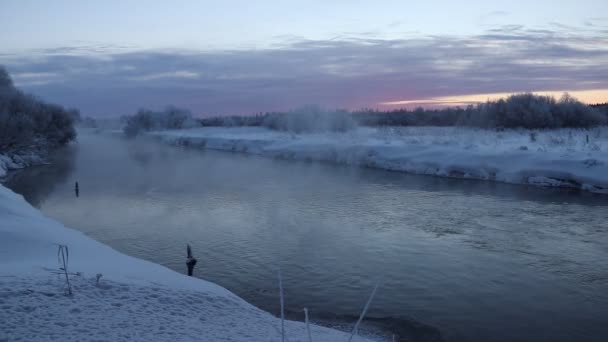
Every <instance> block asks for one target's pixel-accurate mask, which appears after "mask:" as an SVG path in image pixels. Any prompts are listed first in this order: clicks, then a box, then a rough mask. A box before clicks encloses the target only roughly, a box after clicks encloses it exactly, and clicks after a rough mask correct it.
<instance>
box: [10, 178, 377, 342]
mask: <svg viewBox="0 0 608 342" xmlns="http://www.w3.org/2000/svg"><path fill="white" fill-rule="evenodd" d="M0 237H1V239H0V341H48V340H60V341H132V340H138V341H280V340H281V335H280V320H279V319H277V318H276V317H274V316H272V315H271V314H269V313H267V312H264V311H262V310H260V309H258V308H256V307H254V306H252V305H250V304H248V303H247V302H245V301H244V300H243V299H241V298H239V297H238V296H236V295H234V294H233V293H231V292H230V291H228V290H226V289H224V288H222V287H220V286H218V285H215V284H213V283H210V282H207V281H204V280H200V279H197V278H192V277H187V276H185V275H182V274H179V273H176V272H174V271H172V270H169V269H167V268H165V267H163V266H160V265H157V264H154V263H150V262H147V261H144V260H140V259H136V258H133V257H129V256H127V255H124V254H121V253H119V252H117V251H115V250H113V249H112V248H110V247H108V246H106V245H103V244H101V243H99V242H97V241H95V240H92V239H90V238H88V237H87V236H85V235H84V234H82V233H80V232H78V231H75V230H72V229H69V228H66V227H64V226H63V225H62V224H61V223H59V222H56V221H54V220H52V219H49V218H47V217H45V216H44V215H43V214H42V213H41V212H39V211H38V210H36V209H35V208H33V207H31V206H30V205H29V204H27V203H26V202H25V200H24V199H23V197H22V196H20V195H17V194H15V193H13V192H12V191H10V190H8V189H6V188H5V187H3V186H0ZM59 244H61V245H67V246H68V247H69V261H68V271H69V272H71V273H75V274H74V275H71V276H70V282H71V284H72V291H73V295H72V296H68V295H66V294H65V278H64V275H63V274H59V272H58V270H59V268H58V267H59V266H58V260H57V257H58V245H59ZM97 274H102V276H101V278H100V281H99V283H97V282H96V275H97ZM277 301H278V298H277ZM285 329H286V332H287V333H286V335H287V336H286V337H287V339H286V340H287V341H292V342H293V341H307V334H306V330H305V325H304V323H301V322H294V321H287V322H286V325H285ZM311 330H312V336H313V339H314V341H346V340H347V339H348V336H349V335H348V334H346V333H344V332H339V331H337V330H332V329H328V328H324V327H320V326H316V325H313V326H311ZM356 340H358V341H364V340H365V339H363V338H361V337H357V338H356Z"/></svg>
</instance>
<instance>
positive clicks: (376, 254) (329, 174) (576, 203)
mask: <svg viewBox="0 0 608 342" xmlns="http://www.w3.org/2000/svg"><path fill="white" fill-rule="evenodd" d="M76 181H78V182H79V185H80V196H79V197H78V198H77V197H75V195H74V183H75V182H76ZM6 185H7V186H8V187H10V188H12V189H13V190H15V191H16V192H19V193H22V194H23V195H24V196H25V197H26V199H27V200H28V201H29V202H30V203H32V204H33V205H34V206H36V207H38V208H40V210H42V211H43V212H44V213H45V214H46V215H48V216H50V217H52V218H55V219H57V220H59V221H61V222H62V223H64V224H65V225H67V226H69V227H73V228H76V229H79V230H81V231H83V232H84V233H86V234H87V235H89V236H91V237H93V238H95V239H97V240H99V241H101V242H103V243H106V244H108V245H110V246H112V247H113V248H115V249H117V250H119V251H121V252H124V253H126V254H129V255H132V256H136V257H140V258H143V259H146V260H150V261H153V262H156V263H159V264H162V265H165V266H167V267H169V268H172V269H174V270H176V271H179V272H182V273H184V272H185V251H186V247H185V246H186V243H190V244H191V245H192V248H193V250H194V255H195V256H196V257H198V260H199V262H198V264H197V266H196V269H195V276H199V277H202V278H204V279H207V280H209V281H212V282H215V283H218V284H220V285H222V286H224V287H226V288H228V289H229V290H231V291H233V292H235V293H236V294H238V295H239V296H241V297H243V298H244V299H246V300H247V301H249V302H251V303H253V304H254V305H256V306H258V307H261V308H262V309H265V310H268V311H271V312H275V313H276V312H277V311H278V305H279V301H278V298H277V291H278V290H277V269H278V267H279V266H280V268H281V272H282V275H283V282H284V288H285V296H286V299H285V300H286V307H287V309H288V310H289V312H290V316H291V317H294V318H296V317H297V318H301V317H300V316H301V315H302V314H301V312H302V311H301V310H302V308H304V307H307V308H309V309H310V311H311V316H312V317H313V318H315V317H316V318H317V319H321V318H322V319H324V320H327V319H329V317H337V318H336V319H338V320H339V319H344V320H350V319H356V318H353V317H356V316H357V315H358V314H359V312H360V311H361V309H362V307H363V305H364V304H365V301H366V300H367V297H368V296H369V294H370V292H371V291H372V289H373V287H374V285H375V284H376V283H379V289H378V292H377V294H376V297H375V298H374V301H373V302H372V304H371V307H370V311H369V313H368V316H369V317H370V319H377V321H378V322H384V323H387V322H388V323H387V324H389V325H393V328H395V329H396V330H398V331H399V334H401V336H405V337H408V338H410V339H413V340H437V339H438V337H437V332H440V333H441V335H442V338H443V340H446V341H510V342H514V341H606V340H607V339H608V219H607V218H608V196H602V195H594V194H588V193H581V192H577V191H568V190H558V189H543V188H534V187H527V186H518V185H508V184H496V183H490V182H480V181H466V180H457V179H446V178H437V177H429V176H419V175H408V174H402V173H394V172H385V171H381V170H371V169H364V168H357V167H346V166H335V165H328V164H320V163H308V162H294V161H283V160H274V159H268V158H262V157H258V156H251V155H244V154H233V153H226V152H213V151H201V150H194V149H187V148H177V147H170V146H165V145H161V144H160V143H156V142H151V141H137V140H124V139H121V138H118V137H113V136H107V135H97V134H93V133H83V132H81V134H80V135H79V138H78V143H77V144H74V145H72V146H70V147H68V148H66V149H64V150H62V151H59V152H57V153H56V154H55V155H54V157H53V163H52V164H51V165H48V166H42V167H33V168H29V169H26V170H23V171H20V172H18V173H15V174H14V175H13V176H12V177H11V178H10V179H9V180H8V182H7V183H6ZM71 257H74V258H77V257H78V256H77V255H74V256H71ZM117 267H120V265H117ZM90 272H95V270H90ZM340 317H341V318H340Z"/></svg>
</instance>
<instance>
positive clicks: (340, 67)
mask: <svg viewBox="0 0 608 342" xmlns="http://www.w3.org/2000/svg"><path fill="white" fill-rule="evenodd" d="M0 32H2V34H1V35H0V46H1V47H2V49H1V50H0V65H3V66H4V67H5V68H6V69H7V70H8V71H9V73H10V74H11V76H12V78H13V80H14V82H15V84H16V85H17V86H18V87H20V88H22V89H24V90H26V91H28V92H32V93H34V94H36V95H37V96H39V97H41V98H43V99H45V100H47V101H50V102H55V103H59V104H62V105H66V106H70V107H76V108H79V109H80V110H81V112H82V113H83V114H84V115H93V116H117V115H122V114H129V113H133V112H135V111H136V110H137V109H139V108H149V109H161V108H163V107H165V106H167V105H175V106H178V107H184V108H188V109H190V110H191V111H192V112H193V113H194V114H195V115H203V116H209V115H230V114H252V113H256V112H265V111H276V110H288V109H292V108H295V107H298V106H302V105H307V104H318V105H321V106H323V107H327V108H347V109H358V108H363V107H365V108H375V109H381V110H383V109H394V108H397V107H414V106H419V105H422V106H442V105H464V104H468V103H474V102H477V101H485V100H487V99H493V98H497V97H501V96H506V95H508V94H511V93H517V92H538V93H543V94H550V95H554V96H558V97H559V96H560V95H561V94H562V93H563V92H569V93H571V94H573V95H574V96H576V97H578V98H579V99H580V100H582V101H585V102H590V103H592V102H607V101H608V1H606V0H597V1H595V0H578V1H569V0H564V1H546V0H536V1H530V0H527V1H519V0H512V1H466V0H461V1H432V0H427V1H409V0H401V1H392V0H391V1H382V0H376V1H356V0H350V1H348V0H333V1H332V0H325V1H322V0H308V1H297V0H293V1H285V0H272V1H271V0H268V1H231V0H226V1H202V0H201V1H186V0H182V1H178V2H171V3H170V2H167V1H143V0H142V1H135V0H121V1H119V0H105V1H88V0H81V1H77V0H54V1H43V0H39V1H33V0H2V1H1V2H0Z"/></svg>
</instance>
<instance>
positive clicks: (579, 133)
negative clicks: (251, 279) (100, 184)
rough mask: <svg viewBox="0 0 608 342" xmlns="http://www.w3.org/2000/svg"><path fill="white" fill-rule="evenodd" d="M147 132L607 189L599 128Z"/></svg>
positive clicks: (409, 168)
mask: <svg viewBox="0 0 608 342" xmlns="http://www.w3.org/2000/svg"><path fill="white" fill-rule="evenodd" d="M147 134H148V135H149V136H152V137H155V138H157V139H160V140H162V141H164V142H167V143H170V144H176V145H189V146H194V147H198V148H206V149H214V150H224V151H235V152H245V153H254V154H260V155H266V156H272V157H278V158H286V159H297V160H317V161H329V162H335V163H341V164H353V165H361V166H367V167H374V168H381V169H386V170H393V171H403V172H410V173H416V174H426V175H436V176H444V177H455V178H469V179H481V180H490V181H498V182H505V183H514V184H531V185H539V186H551V187H564V188H575V189H580V190H585V191H591V192H595V193H603V194H608V128H606V127H601V128H595V129H591V130H577V129H561V130H547V131H530V130H507V131H491V130H482V129H470V128H442V127H405V128H358V129H356V130H354V131H351V132H347V133H322V134H293V133H289V132H278V131H271V130H268V129H265V128H256V127H235V128H222V127H206V128H194V129H184V130H173V131H158V132H149V133H147Z"/></svg>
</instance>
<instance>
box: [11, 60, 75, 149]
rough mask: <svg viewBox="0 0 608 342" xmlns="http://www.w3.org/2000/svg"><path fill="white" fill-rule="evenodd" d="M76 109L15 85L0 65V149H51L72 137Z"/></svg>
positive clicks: (65, 142)
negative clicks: (36, 95) (22, 89)
mask: <svg viewBox="0 0 608 342" xmlns="http://www.w3.org/2000/svg"><path fill="white" fill-rule="evenodd" d="M79 119H80V113H79V112H78V110H76V109H66V108H64V107H62V106H59V105H55V104H51V103H47V102H44V101H42V100H40V99H39V98H37V97H35V96H34V95H31V94H27V93H25V92H23V91H21V90H19V89H17V88H16V87H15V86H14V84H13V81H12V79H11V77H10V75H9V74H8V72H7V71H6V69H5V68H3V67H2V66H0V153H11V152H18V151H21V150H31V149H38V150H40V149H52V148H55V147H58V146H61V145H64V144H67V143H68V142H70V141H72V140H74V139H75V138H76V130H75V129H74V122H75V121H77V120H79Z"/></svg>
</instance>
